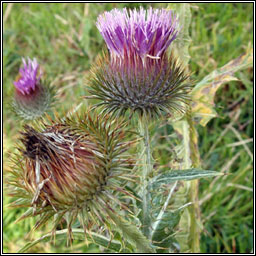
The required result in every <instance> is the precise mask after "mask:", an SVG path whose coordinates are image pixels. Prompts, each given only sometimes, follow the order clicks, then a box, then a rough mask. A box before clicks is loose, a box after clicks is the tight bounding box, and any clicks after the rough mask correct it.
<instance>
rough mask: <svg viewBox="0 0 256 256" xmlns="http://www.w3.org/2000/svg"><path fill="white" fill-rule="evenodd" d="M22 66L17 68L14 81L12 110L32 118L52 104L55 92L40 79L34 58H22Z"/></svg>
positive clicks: (41, 73) (41, 74)
mask: <svg viewBox="0 0 256 256" xmlns="http://www.w3.org/2000/svg"><path fill="white" fill-rule="evenodd" d="M22 63H23V67H22V68H20V70H19V75H18V77H17V79H16V81H14V82H13V84H14V86H15V93H14V99H13V102H12V106H13V110H14V111H15V113H16V114H17V115H18V116H19V117H20V118H22V119H25V120H33V119H36V118H38V117H40V116H42V115H43V114H44V113H45V112H46V111H48V110H49V109H50V107H51V105H52V104H53V99H54V96H55V92H54V89H53V87H50V86H49V85H48V84H47V83H46V82H45V81H43V80H42V76H43V72H42V70H41V69H40V66H39V64H38V62H37V60H36V58H34V59H33V60H31V59H30V58H27V61H26V60H25V59H24V58H23V59H22Z"/></svg>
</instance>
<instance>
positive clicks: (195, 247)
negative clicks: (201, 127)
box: [187, 116, 200, 253]
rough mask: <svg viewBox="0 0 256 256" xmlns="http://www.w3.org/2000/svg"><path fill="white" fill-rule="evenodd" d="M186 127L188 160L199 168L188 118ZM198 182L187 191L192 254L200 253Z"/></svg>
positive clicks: (194, 130) (193, 182) (196, 146)
mask: <svg viewBox="0 0 256 256" xmlns="http://www.w3.org/2000/svg"><path fill="white" fill-rule="evenodd" d="M187 121H188V125H189V138H190V140H189V147H190V159H191V163H192V166H193V167H194V168H197V167H200V154H199V150H198V143H197V138H198V136H197V131H196V129H195V126H194V124H193V121H192V119H191V117H190V116H188V117H187ZM198 186H199V182H198V180H193V181H191V186H190V191H189V200H190V202H192V203H193V204H192V206H191V207H190V211H189V212H190V217H191V225H190V246H191V252H192V253H199V252H200V228H199V226H198V223H200V206H199V202H198Z"/></svg>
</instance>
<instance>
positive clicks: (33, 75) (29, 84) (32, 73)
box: [13, 58, 42, 95]
mask: <svg viewBox="0 0 256 256" xmlns="http://www.w3.org/2000/svg"><path fill="white" fill-rule="evenodd" d="M22 62H23V68H20V70H19V72H20V77H19V79H18V81H15V82H13V84H14V86H15V87H16V89H17V90H19V92H21V93H22V94H23V95H29V94H30V93H31V92H33V91H35V89H36V85H37V84H38V83H39V81H40V78H41V76H42V73H41V72H40V74H39V75H38V74H37V73H38V69H39V65H38V63H37V60H36V58H34V59H33V61H32V60H31V59H29V58H28V59H27V62H26V60H25V59H24V58H22Z"/></svg>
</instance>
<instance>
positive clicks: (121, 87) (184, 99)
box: [89, 8, 190, 117]
mask: <svg viewBox="0 0 256 256" xmlns="http://www.w3.org/2000/svg"><path fill="white" fill-rule="evenodd" d="M97 26H98V28H99V30H100V32H101V34H102V35H103V37H104V39H105V41H106V43H107V47H108V49H109V54H106V53H105V54H103V56H102V57H101V58H99V60H98V62H97V63H96V64H95V65H94V67H93V68H92V75H91V77H90V79H89V85H90V86H89V92H90V93H91V94H92V98H95V99H98V100H101V102H100V103H99V104H98V106H103V107H104V108H105V109H104V111H105V112H115V113H118V114H120V115H122V114H124V113H125V112H126V111H127V110H130V111H131V113H134V112H139V113H140V114H142V115H144V114H147V115H149V116H151V117H153V116H159V115H161V114H163V113H168V114H173V112H184V111H185V110H186V104H187V103H188V91H189V90H190V84H189V82H188V77H189V76H188V74H186V72H185V70H184V68H183V67H182V65H181V64H180V63H179V61H178V60H177V59H176V58H174V56H173V55H169V54H168V53H167V48H168V46H169V45H170V44H171V42H172V41H173V40H174V39H175V38H176V36H177V33H178V32H177V31H178V30H177V27H178V22H177V19H176V17H175V15H174V14H173V12H172V11H171V10H163V9H162V10H158V9H157V10H153V9H152V8H150V9H148V10H147V11H145V10H143V9H142V8H141V9H140V10H139V11H137V10H132V11H127V10H126V9H123V10H117V9H114V10H112V11H110V12H105V13H104V14H103V15H101V16H99V18H98V22H97Z"/></svg>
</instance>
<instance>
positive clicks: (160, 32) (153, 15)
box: [97, 8, 178, 59]
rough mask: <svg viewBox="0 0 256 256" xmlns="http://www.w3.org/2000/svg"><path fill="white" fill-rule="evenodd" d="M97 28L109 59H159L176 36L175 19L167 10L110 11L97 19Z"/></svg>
mask: <svg viewBox="0 0 256 256" xmlns="http://www.w3.org/2000/svg"><path fill="white" fill-rule="evenodd" d="M97 27H98V29H99V31H100V33H101V35H102V36H103V38H104V40H105V42H106V44H107V46H108V49H109V51H110V53H111V55H112V56H116V55H117V56H119V57H124V55H125V52H127V54H128V55H129V53H131V54H138V55H139V56H140V57H141V58H142V59H145V58H146V57H153V58H154V57H155V58H159V57H160V56H161V55H162V54H163V53H164V52H165V51H166V49H167V48H168V46H169V45H170V44H171V42H172V41H173V40H174V39H175V38H176V36H177V33H178V31H177V19H176V16H175V15H174V14H173V12H172V11H171V10H165V9H161V10H159V9H156V10H153V9H152V8H149V9H148V10H147V11H145V10H144V9H143V8H140V9H139V10H129V11H127V10H126V9H125V8H124V9H123V10H118V9H113V10H112V11H110V12H105V13H103V14H102V15H100V16H99V17H98V21H97Z"/></svg>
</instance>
